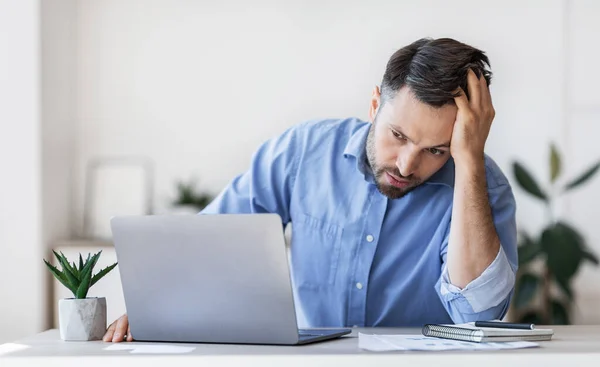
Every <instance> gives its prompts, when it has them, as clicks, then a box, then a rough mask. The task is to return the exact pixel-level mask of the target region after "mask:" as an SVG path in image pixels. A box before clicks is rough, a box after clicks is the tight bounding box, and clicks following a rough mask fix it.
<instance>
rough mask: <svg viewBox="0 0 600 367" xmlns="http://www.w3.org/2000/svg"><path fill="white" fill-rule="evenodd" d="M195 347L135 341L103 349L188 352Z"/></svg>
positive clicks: (165, 352) (138, 352) (140, 352)
mask: <svg viewBox="0 0 600 367" xmlns="http://www.w3.org/2000/svg"><path fill="white" fill-rule="evenodd" d="M194 349H196V347H182V346H179V345H167V344H137V343H118V344H113V345H111V346H109V347H106V348H104V350H108V351H115V350H130V351H131V352H130V353H131V354H183V353H190V352H191V351H193V350H194Z"/></svg>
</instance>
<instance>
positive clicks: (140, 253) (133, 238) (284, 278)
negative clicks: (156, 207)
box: [111, 214, 298, 344]
mask: <svg viewBox="0 0 600 367" xmlns="http://www.w3.org/2000/svg"><path fill="white" fill-rule="evenodd" d="M111 227H112V232H113V239H114V244H115V249H116V253H117V260H118V261H119V271H120V273H121V282H122V285H123V293H124V297H125V304H126V307H127V313H128V316H129V323H130V327H131V333H132V335H133V336H134V338H136V340H148V341H182V342H186V341H189V342H215V343H261V344H262V343H265V344H269V343H274V344H293V343H295V342H297V340H298V330H297V324H296V313H295V310H294V303H293V296H292V288H291V281H290V273H289V268H288V262H287V255H286V250H285V240H284V234H283V228H282V224H281V218H280V217H279V216H278V215H276V214H222V215H171V216H128V217H115V218H113V219H112V220H111Z"/></svg>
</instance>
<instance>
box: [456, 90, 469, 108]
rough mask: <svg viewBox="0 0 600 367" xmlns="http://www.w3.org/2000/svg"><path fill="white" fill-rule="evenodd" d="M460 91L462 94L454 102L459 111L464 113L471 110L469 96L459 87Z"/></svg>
mask: <svg viewBox="0 0 600 367" xmlns="http://www.w3.org/2000/svg"><path fill="white" fill-rule="evenodd" d="M458 91H459V92H460V95H459V96H458V97H454V102H455V103H456V107H458V109H459V110H464V111H468V110H470V108H469V100H468V99H467V96H466V95H465V91H463V90H462V88H461V87H458Z"/></svg>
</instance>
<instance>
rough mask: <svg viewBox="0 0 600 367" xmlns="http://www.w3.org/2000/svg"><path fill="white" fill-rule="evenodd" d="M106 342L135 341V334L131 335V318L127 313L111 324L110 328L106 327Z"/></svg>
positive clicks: (104, 338)
mask: <svg viewBox="0 0 600 367" xmlns="http://www.w3.org/2000/svg"><path fill="white" fill-rule="evenodd" d="M125 336H127V337H125ZM102 340H103V341H105V342H113V343H120V342H123V341H128V342H131V341H133V336H132V335H131V330H129V319H128V318H127V314H125V315H123V316H121V317H119V318H118V319H117V320H115V322H113V323H112V324H110V326H109V327H108V329H106V334H104V337H103V338H102Z"/></svg>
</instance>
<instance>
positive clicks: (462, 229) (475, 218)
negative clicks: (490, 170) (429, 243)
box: [447, 156, 500, 288]
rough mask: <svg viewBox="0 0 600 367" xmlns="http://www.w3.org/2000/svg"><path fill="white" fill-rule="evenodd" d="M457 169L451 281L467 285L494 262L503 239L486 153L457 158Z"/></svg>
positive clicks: (451, 233)
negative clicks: (493, 204) (491, 195)
mask: <svg viewBox="0 0 600 367" xmlns="http://www.w3.org/2000/svg"><path fill="white" fill-rule="evenodd" d="M455 169H456V172H455V175H456V176H455V183H454V203H453V208H452V222H451V225H450V237H449V243H448V256H447V265H448V275H449V277H450V282H451V283H452V284H454V285H455V286H457V287H460V288H464V287H465V286H466V285H467V284H469V283H470V282H471V281H473V280H474V279H476V278H477V277H478V276H480V275H481V273H483V271H484V270H485V269H486V268H487V267H488V266H489V265H490V264H491V263H492V261H494V258H495V257H496V255H497V254H498V251H499V249H500V239H499V238H498V234H497V232H496V228H495V227H494V222H493V218H492V210H491V207H490V203H489V199H488V194H487V184H486V179H485V164H484V158H483V156H482V157H481V159H474V160H471V161H460V162H459V161H455Z"/></svg>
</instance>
